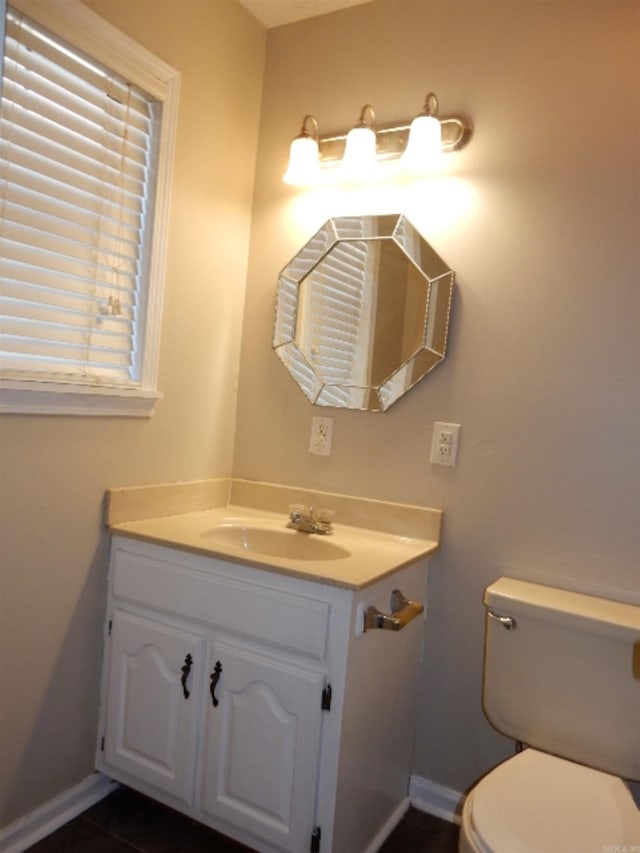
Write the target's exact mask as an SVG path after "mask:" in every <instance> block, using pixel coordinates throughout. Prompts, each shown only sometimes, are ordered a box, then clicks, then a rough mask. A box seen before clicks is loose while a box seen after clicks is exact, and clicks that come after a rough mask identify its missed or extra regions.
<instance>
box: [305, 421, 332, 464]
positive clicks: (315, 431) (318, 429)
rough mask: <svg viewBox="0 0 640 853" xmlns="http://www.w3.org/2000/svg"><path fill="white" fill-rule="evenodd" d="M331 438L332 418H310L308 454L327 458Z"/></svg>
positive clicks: (329, 451)
mask: <svg viewBox="0 0 640 853" xmlns="http://www.w3.org/2000/svg"><path fill="white" fill-rule="evenodd" d="M332 438H333V418H319V417H314V418H311V437H310V439H309V453H314V454H315V455H317V456H329V455H330V453H331V440H332Z"/></svg>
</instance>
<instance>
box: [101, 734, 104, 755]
mask: <svg viewBox="0 0 640 853" xmlns="http://www.w3.org/2000/svg"><path fill="white" fill-rule="evenodd" d="M100 752H104V735H103V736H102V740H101V741H100Z"/></svg>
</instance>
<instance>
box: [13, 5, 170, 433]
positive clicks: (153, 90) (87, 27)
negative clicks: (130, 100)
mask: <svg viewBox="0 0 640 853" xmlns="http://www.w3.org/2000/svg"><path fill="white" fill-rule="evenodd" d="M10 2H11V5H12V6H13V7H14V8H15V9H17V10H18V11H19V12H22V13H23V14H25V15H28V16H29V17H30V18H32V19H33V20H35V21H37V22H38V23H39V24H40V25H41V26H44V27H46V28H47V29H49V30H50V31H51V32H53V33H55V34H56V35H58V36H60V38H62V39H65V40H66V41H67V42H69V43H70V44H72V45H73V46H74V47H76V48H78V49H79V50H81V51H84V52H85V53H86V54H88V55H89V56H91V57H92V58H94V59H95V60H97V61H98V62H100V63H102V64H103V65H105V66H107V67H108V68H110V69H112V70H113V71H115V72H117V73H118V74H120V75H122V76H123V77H126V78H127V79H128V80H129V81H130V82H131V83H133V84H134V85H136V86H138V87H139V88H141V89H143V90H144V91H146V92H147V93H149V94H150V95H152V96H153V97H154V98H157V99H158V100H159V101H161V102H162V104H163V113H162V122H161V130H160V139H159V155H158V169H157V176H156V187H155V209H154V218H153V222H152V223H151V227H152V229H153V231H152V233H153V241H152V246H151V251H150V257H149V267H148V278H147V280H146V283H145V284H146V287H145V293H146V296H145V302H146V313H145V317H144V320H143V323H142V325H141V328H142V330H143V336H144V340H143V343H142V363H141V370H140V377H139V380H138V381H136V382H135V383H134V382H132V383H131V385H130V386H129V385H118V386H109V385H105V384H99V385H94V384H91V385H89V384H82V383H76V382H68V383H67V382H61V381H56V380H55V379H54V380H52V381H50V380H42V379H33V380H31V379H20V378H17V377H16V378H11V377H9V378H7V377H5V376H1V375H0V413H22V414H61V415H62V414H64V415H114V416H132V417H149V416H150V415H151V414H152V413H153V408H154V405H155V402H156V400H158V399H159V398H161V397H162V394H161V392H160V391H159V390H158V387H157V377H158V361H159V351H160V326H161V319H162V296H163V288H164V277H165V266H166V247H167V230H168V218H169V217H168V213H169V196H170V184H171V171H172V165H173V157H174V148H175V136H176V126H177V112H178V93H179V88H180V74H179V72H178V71H176V70H175V69H174V68H172V67H171V66H169V65H168V64H167V63H165V62H164V61H163V60H161V59H159V58H158V57H157V56H155V55H154V54H152V53H151V52H150V51H148V50H146V49H145V48H144V47H142V46H141V45H139V44H138V43H137V42H135V41H134V40H133V39H131V38H130V37H129V36H127V35H125V34H124V33H122V32H121V31H120V30H118V29H117V28H116V27H114V26H112V25H111V24H109V23H108V22H107V21H105V20H104V19H102V18H101V17H100V16H98V15H96V14H95V13H94V12H92V11H91V10H90V9H88V8H87V7H86V6H84V5H83V4H82V3H80V2H78V0H10ZM4 6H5V3H4V0H0V11H2V12H4ZM2 24H3V25H4V15H3V21H2ZM2 29H3V27H0V30H2ZM1 44H2V52H3V53H4V39H2V42H1ZM0 79H1V78H0Z"/></svg>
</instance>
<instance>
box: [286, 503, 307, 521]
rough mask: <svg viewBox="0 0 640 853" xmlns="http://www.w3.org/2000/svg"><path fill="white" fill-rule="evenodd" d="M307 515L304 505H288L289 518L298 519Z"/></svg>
mask: <svg viewBox="0 0 640 853" xmlns="http://www.w3.org/2000/svg"><path fill="white" fill-rule="evenodd" d="M306 514H307V508H306V506H305V505H304V504H289V518H294V517H296V518H300V516H301V515H306Z"/></svg>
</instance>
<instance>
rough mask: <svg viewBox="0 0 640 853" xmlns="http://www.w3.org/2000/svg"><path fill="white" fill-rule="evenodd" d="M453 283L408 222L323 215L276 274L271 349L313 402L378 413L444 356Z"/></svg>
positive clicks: (394, 217)
mask: <svg viewBox="0 0 640 853" xmlns="http://www.w3.org/2000/svg"><path fill="white" fill-rule="evenodd" d="M453 283H454V272H453V270H451V269H449V267H448V266H447V264H446V263H445V262H444V261H443V260H442V258H441V257H440V256H439V255H438V254H436V252H435V251H434V250H433V249H432V248H431V246H430V245H429V244H428V243H427V242H426V240H425V239H424V238H423V237H422V236H421V235H420V234H419V233H418V231H417V230H416V229H415V227H414V226H413V225H412V224H411V223H410V222H409V220H408V219H407V218H406V217H405V216H402V215H399V214H394V215H386V216H357V217H341V218H335V219H329V220H328V221H327V222H326V223H325V224H324V225H323V226H322V228H320V230H319V231H318V232H317V233H316V234H314V236H313V237H312V238H311V239H310V240H309V242H308V243H307V244H306V245H305V246H303V247H302V249H300V251H299V252H298V254H297V255H296V256H295V257H294V258H293V259H292V260H291V262H290V263H289V264H287V266H286V267H285V268H284V269H283V270H282V272H281V273H280V276H279V278H278V292H277V300H276V319H275V333H274V340H273V347H274V350H275V352H276V354H277V355H278V356H279V357H280V359H281V360H282V362H283V364H284V365H285V367H286V368H287V370H288V371H289V372H290V373H291V375H292V376H293V378H294V379H295V381H296V382H297V383H298V385H299V386H300V388H301V389H302V391H303V392H304V394H305V395H306V396H307V398H308V399H309V400H310V401H311V402H312V403H315V404H316V405H319V406H336V407H342V408H349V409H363V410H366V411H372V412H381V411H385V409H388V408H389V406H391V405H392V404H393V403H395V401H396V400H398V399H399V398H400V397H401V396H402V395H403V394H405V393H406V392H407V391H408V390H409V389H410V388H412V387H413V386H414V385H415V384H416V382H418V381H419V380H420V379H422V377H423V376H425V375H426V374H427V373H429V371H431V370H433V368H434V367H435V366H436V365H437V364H439V362H441V361H442V359H443V358H444V356H445V350H446V344H447V331H448V326H449V311H450V307H451V297H452V293H453Z"/></svg>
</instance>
